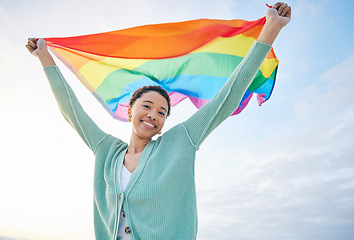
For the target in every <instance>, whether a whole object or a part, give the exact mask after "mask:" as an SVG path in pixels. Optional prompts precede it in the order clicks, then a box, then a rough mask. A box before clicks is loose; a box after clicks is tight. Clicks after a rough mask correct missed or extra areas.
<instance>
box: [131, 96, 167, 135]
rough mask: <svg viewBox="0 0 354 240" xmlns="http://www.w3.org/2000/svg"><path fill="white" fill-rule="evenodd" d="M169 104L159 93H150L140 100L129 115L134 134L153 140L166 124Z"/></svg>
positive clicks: (135, 103)
mask: <svg viewBox="0 0 354 240" xmlns="http://www.w3.org/2000/svg"><path fill="white" fill-rule="evenodd" d="M167 109H168V104H167V101H166V99H165V98H164V97H163V96H161V95H160V94H159V93H158V92H155V91H149V92H147V93H144V94H143V95H141V97H140V98H138V99H137V100H136V101H135V102H134V104H133V106H132V108H129V110H128V113H129V114H131V116H132V117H131V120H132V126H133V134H135V135H137V136H138V137H139V138H143V139H151V138H152V137H153V136H155V135H156V134H157V133H158V132H160V131H161V129H162V127H163V125H164V124H165V120H166V116H167Z"/></svg>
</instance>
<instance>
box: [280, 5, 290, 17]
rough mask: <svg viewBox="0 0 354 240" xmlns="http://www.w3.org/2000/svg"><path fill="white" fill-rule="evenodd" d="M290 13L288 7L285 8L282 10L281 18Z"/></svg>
mask: <svg viewBox="0 0 354 240" xmlns="http://www.w3.org/2000/svg"><path fill="white" fill-rule="evenodd" d="M288 11H290V6H287V7H286V8H284V9H283V11H282V13H281V16H286V14H287V13H288Z"/></svg>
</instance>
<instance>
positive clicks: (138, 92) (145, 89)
mask: <svg viewBox="0 0 354 240" xmlns="http://www.w3.org/2000/svg"><path fill="white" fill-rule="evenodd" d="M151 91H154V92H157V93H159V94H160V95H161V96H163V97H164V98H165V99H166V101H167V105H168V109H167V115H166V117H168V116H169V115H170V109H171V101H170V96H168V94H167V92H166V90H165V89H163V88H162V87H160V86H152V85H151V86H144V87H141V88H139V89H138V90H136V91H135V92H134V94H133V96H132V98H131V99H130V102H129V106H130V107H133V104H134V103H135V101H136V100H137V99H138V98H141V96H142V95H143V94H144V93H147V92H151Z"/></svg>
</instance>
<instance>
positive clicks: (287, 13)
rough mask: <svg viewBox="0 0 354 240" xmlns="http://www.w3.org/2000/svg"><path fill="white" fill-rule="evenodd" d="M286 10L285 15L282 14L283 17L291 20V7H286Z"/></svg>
mask: <svg viewBox="0 0 354 240" xmlns="http://www.w3.org/2000/svg"><path fill="white" fill-rule="evenodd" d="M287 8H288V10H287V11H286V13H285V14H284V17H288V18H291V7H290V6H288V7H287Z"/></svg>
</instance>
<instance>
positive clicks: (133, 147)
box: [128, 134, 151, 154]
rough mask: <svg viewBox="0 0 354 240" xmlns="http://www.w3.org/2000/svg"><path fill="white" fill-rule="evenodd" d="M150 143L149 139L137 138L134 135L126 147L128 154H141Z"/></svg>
mask: <svg viewBox="0 0 354 240" xmlns="http://www.w3.org/2000/svg"><path fill="white" fill-rule="evenodd" d="M150 141H151V139H143V138H139V137H138V136H136V135H135V134H132V136H131V138H130V144H129V147H128V152H129V153H132V154H134V153H141V152H142V151H143V150H144V148H145V146H146V145H147V144H148V143H149V142H150Z"/></svg>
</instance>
